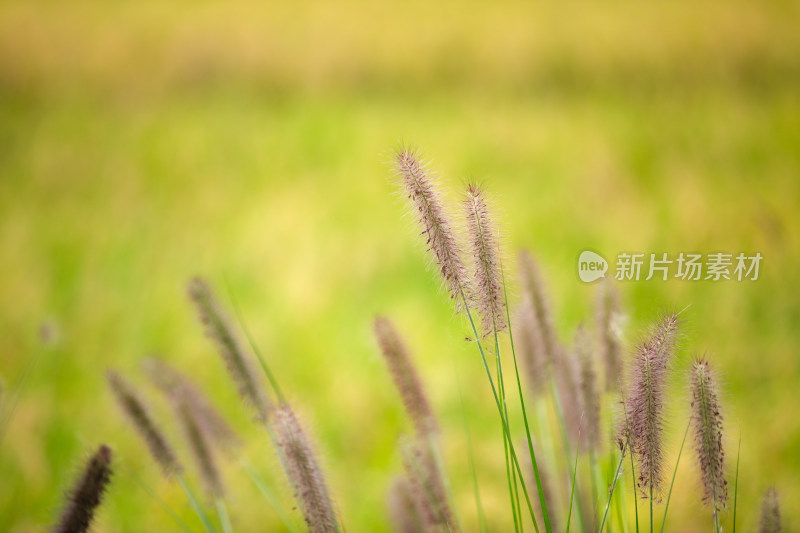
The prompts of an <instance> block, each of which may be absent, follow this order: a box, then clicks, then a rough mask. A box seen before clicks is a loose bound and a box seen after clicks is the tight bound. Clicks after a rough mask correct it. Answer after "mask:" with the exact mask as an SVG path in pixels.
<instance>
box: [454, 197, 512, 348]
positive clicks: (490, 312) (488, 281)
mask: <svg viewBox="0 0 800 533" xmlns="http://www.w3.org/2000/svg"><path fill="white" fill-rule="evenodd" d="M464 211H465V213H466V219H467V233H468V235H469V244H470V251H471V253H472V260H473V268H474V270H473V273H472V278H471V282H472V289H471V290H470V299H471V300H472V302H473V305H474V306H475V309H477V311H478V315H479V316H480V317H481V324H482V331H481V332H482V333H483V335H484V336H486V335H489V334H491V333H492V332H494V331H501V330H503V329H505V327H506V325H507V321H506V306H505V295H504V293H503V283H502V273H501V271H500V244H499V243H498V241H497V234H496V233H495V228H494V224H493V223H492V219H491V216H490V214H489V206H488V204H487V200H486V193H485V191H484V190H483V189H482V188H481V187H480V186H478V185H476V184H474V183H471V184H469V185H468V186H467V192H466V196H465V198H464Z"/></svg>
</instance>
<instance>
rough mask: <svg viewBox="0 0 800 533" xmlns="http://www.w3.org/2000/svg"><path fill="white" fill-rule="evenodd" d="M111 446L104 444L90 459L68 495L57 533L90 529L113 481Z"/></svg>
mask: <svg viewBox="0 0 800 533" xmlns="http://www.w3.org/2000/svg"><path fill="white" fill-rule="evenodd" d="M111 474H112V471H111V448H109V447H108V446H106V445H105V444H103V445H102V446H100V448H99V449H98V450H97V452H96V453H95V454H94V455H93V456H92V458H91V459H90V460H89V463H88V464H87V465H86V469H85V470H84V472H83V476H81V478H80V480H79V481H78V483H77V485H75V488H74V489H73V490H72V492H70V493H69V494H68V496H67V505H66V507H65V508H64V512H63V513H62V515H61V521H60V522H59V523H58V525H57V526H56V528H55V529H54V531H55V533H83V532H85V531H88V530H89V526H90V525H91V522H92V518H93V517H94V512H95V510H96V509H97V507H98V506H99V505H100V502H101V501H102V499H103V494H104V493H105V491H106V488H107V487H108V484H109V482H110V481H111Z"/></svg>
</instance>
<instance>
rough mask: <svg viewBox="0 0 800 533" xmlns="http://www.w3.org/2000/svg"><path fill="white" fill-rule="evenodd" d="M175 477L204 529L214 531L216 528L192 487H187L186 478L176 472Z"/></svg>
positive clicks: (210, 532) (212, 532)
mask: <svg viewBox="0 0 800 533" xmlns="http://www.w3.org/2000/svg"><path fill="white" fill-rule="evenodd" d="M175 477H176V478H177V480H178V484H179V485H180V486H181V488H182V489H183V492H184V493H185V494H186V498H187V499H188V500H189V504H190V505H191V506H192V509H193V510H194V512H195V514H196V515H197V517H198V518H199V519H200V521H201V522H202V523H203V527H204V528H205V530H206V531H207V532H208V533H215V532H216V529H215V528H214V526H213V524H212V523H211V519H210V518H208V515H207V514H206V512H205V510H204V509H203V506H202V505H200V502H199V501H198V499H197V497H196V496H195V494H194V492H192V489H191V488H189V485H188V484H187V483H186V480H185V479H184V478H183V476H182V475H180V474H176V475H175Z"/></svg>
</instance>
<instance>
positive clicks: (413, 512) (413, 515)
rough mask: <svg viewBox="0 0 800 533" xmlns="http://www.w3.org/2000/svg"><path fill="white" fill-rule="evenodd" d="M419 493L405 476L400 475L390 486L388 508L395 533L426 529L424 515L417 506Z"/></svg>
mask: <svg viewBox="0 0 800 533" xmlns="http://www.w3.org/2000/svg"><path fill="white" fill-rule="evenodd" d="M417 499H418V495H415V494H414V488H413V487H412V485H411V483H410V482H409V481H408V478H406V477H405V476H398V477H397V478H395V480H394V481H393V482H392V484H391V486H390V487H389V495H388V498H387V502H386V504H387V510H388V512H389V521H390V522H391V524H392V529H394V531H395V533H419V532H420V531H425V525H424V522H423V520H422V515H421V514H420V510H419V508H418V506H417V503H416V501H417Z"/></svg>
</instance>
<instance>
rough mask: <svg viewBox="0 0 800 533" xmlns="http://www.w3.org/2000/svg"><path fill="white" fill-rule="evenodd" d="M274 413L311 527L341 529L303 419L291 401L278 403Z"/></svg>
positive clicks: (328, 532) (320, 531) (327, 532)
mask: <svg viewBox="0 0 800 533" xmlns="http://www.w3.org/2000/svg"><path fill="white" fill-rule="evenodd" d="M274 414H275V416H274V417H273V418H274V419H273V420H272V425H273V427H274V431H275V435H276V439H277V442H278V446H279V450H280V458H281V462H282V464H283V468H284V470H285V471H286V475H287V477H288V478H289V481H290V482H291V484H292V487H293V488H294V490H295V498H296V499H297V501H298V503H299V504H300V508H301V509H302V511H303V516H304V517H305V520H306V524H307V525H308V529H309V531H310V532H311V533H332V532H338V531H339V524H338V521H337V519H336V513H335V512H334V510H333V502H332V501H331V499H330V496H329V495H328V487H327V485H326V484H325V478H324V477H323V475H322V470H321V469H320V467H319V464H318V463H317V458H316V457H315V456H314V452H313V451H312V449H311V444H310V443H309V441H308V438H307V437H306V435H305V433H304V432H303V429H302V428H301V427H300V422H299V421H298V420H297V417H296V416H295V414H294V412H292V410H291V408H290V407H289V405H288V404H281V405H280V406H278V407H277V408H276V409H275V413H274Z"/></svg>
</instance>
